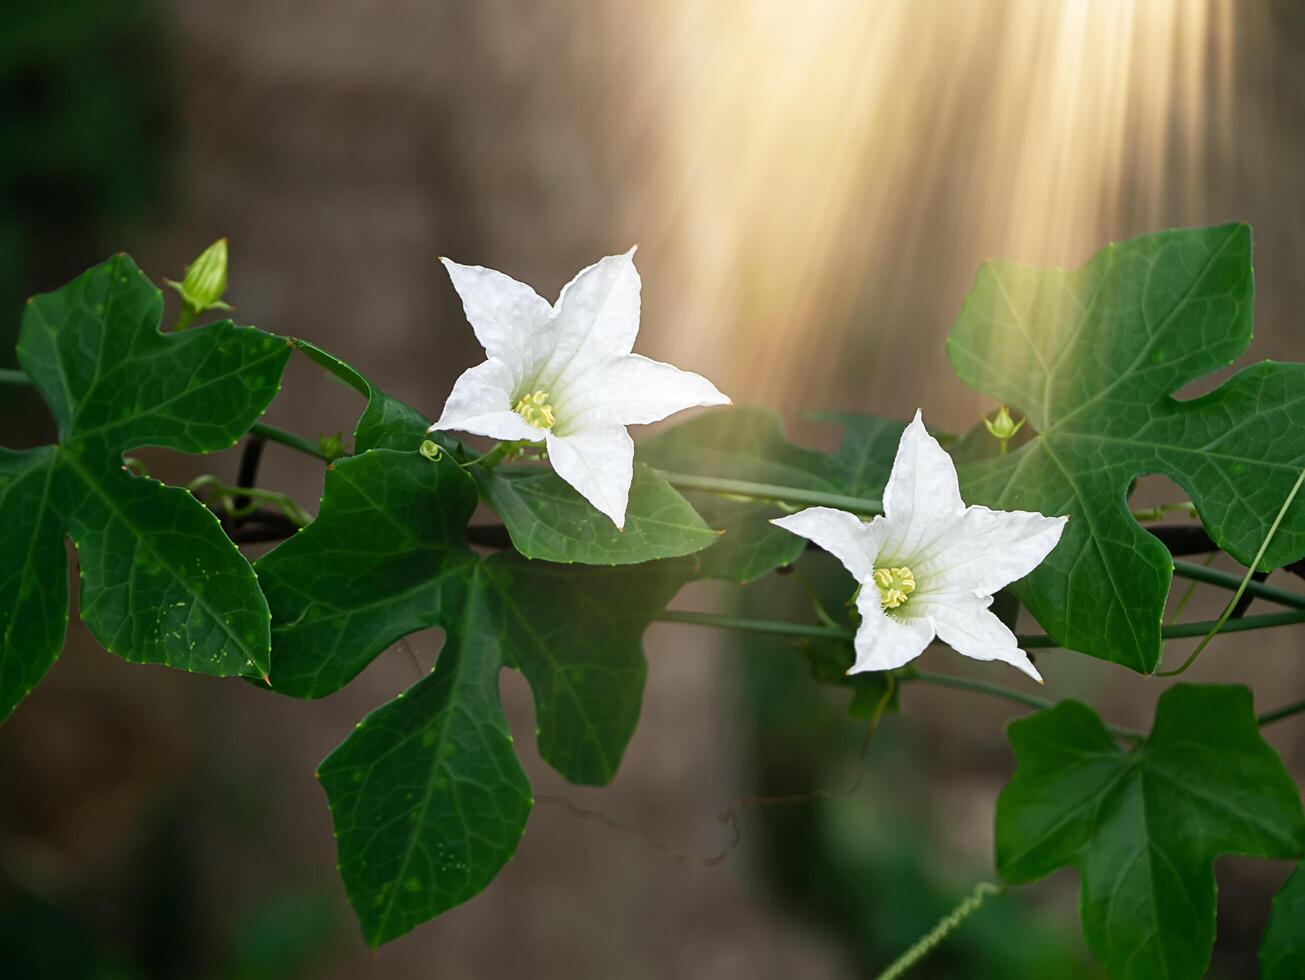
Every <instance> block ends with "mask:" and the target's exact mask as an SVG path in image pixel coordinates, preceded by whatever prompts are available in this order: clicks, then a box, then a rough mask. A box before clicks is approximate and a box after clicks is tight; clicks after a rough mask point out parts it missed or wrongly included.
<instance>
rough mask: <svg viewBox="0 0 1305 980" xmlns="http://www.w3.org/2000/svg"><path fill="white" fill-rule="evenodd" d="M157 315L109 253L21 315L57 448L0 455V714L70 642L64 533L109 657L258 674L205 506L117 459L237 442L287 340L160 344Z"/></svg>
mask: <svg viewBox="0 0 1305 980" xmlns="http://www.w3.org/2000/svg"><path fill="white" fill-rule="evenodd" d="M162 308H163V301H162V297H161V295H160V294H159V291H158V290H157V289H156V288H155V287H154V286H153V284H151V283H150V281H149V280H148V279H146V278H145V276H144V275H143V274H142V273H141V271H140V270H139V269H138V268H137V267H136V265H135V264H134V263H133V262H132V261H131V259H129V258H127V257H126V256H125V255H118V256H115V257H114V258H112V259H110V260H109V261H108V262H105V263H103V264H102V265H99V266H96V267H95V268H93V269H91V270H89V271H88V272H86V273H84V274H83V275H81V276H79V277H78V278H77V279H74V280H73V281H72V282H71V283H69V284H68V285H67V286H64V287H63V288H62V289H59V290H57V291H55V292H53V293H47V294H44V295H41V296H36V297H34V298H33V299H32V300H31V301H30V302H29V303H28V305H27V309H26V311H25V312H24V315H23V323H22V329H21V333H20V336H19V346H18V356H19V361H20V363H21V364H22V366H23V368H24V370H26V372H27V373H28V375H29V376H30V377H31V378H32V380H33V382H34V383H35V384H36V386H37V388H38V389H39V390H40V392H41V394H42V396H43V397H44V398H45V400H46V402H47V403H48V404H49V406H50V409H51V411H52V412H53V413H54V416H55V419H56V421H57V423H58V428H59V436H60V441H59V444H58V445H57V446H51V447H46V448H43V449H40V450H35V451H32V452H28V453H11V452H8V451H5V452H4V453H3V455H2V456H0V527H2V528H3V530H2V531H0V535H3V541H2V542H0V544H2V545H3V547H0V637H3V645H2V646H0V718H2V717H4V716H6V715H7V714H8V713H9V712H10V711H11V710H12V709H13V707H14V705H16V704H17V703H18V701H19V700H21V699H22V697H23V696H25V695H26V694H27V692H28V691H30V690H31V687H32V685H33V684H35V683H36V681H37V680H39V678H40V676H41V674H42V673H44V671H45V669H46V668H48V667H49V665H50V663H51V662H53V660H54V658H55V657H56V656H57V655H58V652H59V648H60V646H61V645H62V641H63V635H64V631H65V627H66V624H67V617H68V611H67V568H66V563H65V561H64V560H63V556H62V552H63V545H62V539H63V536H64V535H65V534H67V535H68V536H70V537H71V538H72V540H73V543H74V544H75V545H76V546H77V550H78V558H79V562H80V565H81V576H82V586H81V596H80V605H81V614H82V619H83V620H84V621H85V622H86V624H87V626H88V627H90V629H91V632H92V633H94V634H95V636H96V638H97V639H99V640H100V642H101V643H103V644H104V645H105V646H106V647H108V648H109V649H110V650H112V651H113V652H115V653H117V654H119V655H121V656H123V657H125V658H126V659H128V660H133V661H138V662H142V663H164V664H169V665H171V666H174V667H180V668H183V669H185V670H193V671H201V672H204V673H209V674H217V675H220V676H229V675H233V674H242V673H243V674H253V675H256V676H262V675H264V674H266V673H267V669H268V651H269V633H268V612H267V605H266V603H265V602H264V601H263V597H262V594H261V593H260V592H259V589H258V583H257V580H256V579H255V577H254V573H253V570H252V569H251V568H250V567H249V564H248V562H246V561H245V559H244V558H243V557H242V556H241V554H240V553H239V551H237V550H236V548H235V546H234V545H233V544H232V543H231V541H230V540H229V539H228V538H227V537H226V535H225V534H223V533H222V529H221V527H220V526H219V524H218V521H217V518H216V517H214V515H213V514H212V512H211V511H209V510H208V509H206V508H205V507H204V506H203V505H202V504H201V503H200V502H199V501H198V500H196V499H195V498H194V497H192V496H190V494H188V493H186V492H185V491H183V490H179V489H176V488H172V487H165V486H163V485H162V484H160V483H157V482H156V481H153V480H148V479H141V478H138V477H135V476H132V475H131V474H129V473H128V472H126V471H125V470H124V468H123V466H122V459H121V456H122V453H123V452H125V451H127V450H130V449H134V448H137V447H140V446H163V447H166V448H170V449H176V450H180V451H182V452H191V453H201V452H213V451H215V450H219V449H225V448H226V447H228V446H230V445H231V444H233V443H234V442H235V441H236V440H237V439H238V438H239V437H240V436H241V435H242V434H243V433H244V432H246V431H247V430H248V429H249V427H250V425H252V424H253V422H254V421H255V420H256V419H257V418H258V416H259V414H260V413H261V412H262V411H263V410H264V409H265V408H266V407H267V404H268V402H270V401H271V399H272V397H273V396H274V395H275V394H276V391H277V389H278V387H279V385H280V379H281V372H282V370H283V369H284V367H285V363H286V360H287V358H288V357H289V354H290V348H289V347H288V346H287V344H286V342H285V341H284V340H282V339H281V338H278V337H274V336H272V335H271V334H266V333H263V332H261V331H259V330H255V329H253V328H251V327H237V326H236V325H234V324H233V323H231V322H230V321H223V322H221V323H215V324H211V325H209V326H205V327H200V328H198V329H195V330H189V331H185V332H183V333H168V334H165V333H162V332H160V331H159V329H158V323H159V317H160V315H161V313H162Z"/></svg>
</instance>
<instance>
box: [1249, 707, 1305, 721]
mask: <svg viewBox="0 0 1305 980" xmlns="http://www.w3.org/2000/svg"><path fill="white" fill-rule="evenodd" d="M1302 713H1305V701H1294V702H1292V703H1291V704H1284V705H1283V706H1282V707H1281V708H1274V709H1273V710H1272V711H1266V712H1264V713H1263V714H1262V715H1260V716H1259V717H1258V718H1256V719H1255V720H1256V721H1257V722H1259V723H1260V724H1261V725H1272V724H1273V723H1274V722H1275V721H1282V720H1283V719H1284V718H1291V717H1292V716H1294V715H1299V714H1302Z"/></svg>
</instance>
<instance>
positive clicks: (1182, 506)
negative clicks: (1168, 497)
mask: <svg viewBox="0 0 1305 980" xmlns="http://www.w3.org/2000/svg"><path fill="white" fill-rule="evenodd" d="M1168 514H1186V515H1187V516H1188V517H1196V516H1198V515H1197V513H1196V504H1194V503H1192V502H1191V501H1190V500H1183V501H1180V502H1179V503H1176V504H1160V505H1158V506H1156V507H1141V508H1139V509H1138V510H1135V511H1133V517H1134V519H1135V520H1139V521H1162V520H1164V518H1165V516H1166V515H1168Z"/></svg>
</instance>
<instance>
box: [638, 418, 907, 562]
mask: <svg viewBox="0 0 1305 980" xmlns="http://www.w3.org/2000/svg"><path fill="white" fill-rule="evenodd" d="M815 418H817V419H820V420H821V421H825V422H831V423H837V424H840V425H842V427H843V443H842V445H841V446H840V448H839V450H838V452H836V453H834V454H832V455H831V454H825V453H820V452H816V451H814V450H811V449H805V448H803V447H800V446H796V445H794V444H793V443H791V442H789V441H788V439H787V438H786V437H785V436H784V431H783V425H782V423H781V421H780V417H779V415H778V414H776V413H775V412H773V411H770V410H769V409H764V408H755V407H747V406H745V407H739V408H735V407H730V408H718V409H713V410H712V411H710V412H706V413H704V414H702V415H699V416H698V417H696V418H694V419H692V420H690V421H688V422H685V423H683V424H681V425H678V426H676V427H675V428H673V429H670V430H669V431H667V432H665V433H663V434H662V435H660V436H657V437H656V438H654V439H650V440H648V441H647V442H646V443H644V444H642V445H641V446H640V447H639V458H640V459H641V460H643V461H644V462H645V463H648V464H649V465H651V466H655V467H658V468H659V469H663V470H669V471H671V472H675V473H685V474H691V475H694V476H710V477H721V478H725V479H731V480H745V481H748V482H752V483H768V484H774V485H778V486H786V487H795V488H797V489H800V490H816V491H820V492H823V493H836V494H841V495H844V496H849V497H863V498H869V499H874V500H877V499H878V498H879V496H880V494H881V493H882V492H883V488H884V485H885V484H886V483H887V482H888V474H889V472H890V471H891V469H892V465H893V457H894V456H895V455H896V452H897V443H898V440H899V439H900V438H901V435H902V428H903V425H902V423H901V422H897V421H893V420H890V419H881V418H877V417H875V416H869V415H817V416H815ZM689 497H690V500H691V501H692V503H693V505H694V506H695V507H696V508H697V510H698V512H699V513H700V514H702V516H703V518H704V519H705V520H706V522H707V523H708V524H709V525H710V526H711V527H714V528H717V529H721V530H723V532H724V533H723V534H722V536H721V540H720V542H719V543H718V544H716V545H714V546H713V547H712V548H711V549H710V550H708V551H705V552H703V553H702V555H701V556H700V558H699V561H700V563H701V566H702V571H701V574H702V575H704V576H705V577H707V578H720V579H725V580H727V581H734V582H751V581H753V580H755V579H757V578H760V577H761V576H762V575H765V574H766V573H768V572H771V571H773V570H774V569H776V568H779V567H780V566H782V565H788V564H791V563H792V562H794V561H796V560H797V558H798V556H799V555H800V554H802V551H803V549H804V548H805V547H806V543H805V542H804V541H803V540H802V539H801V538H799V537H797V536H795V535H793V534H790V533H789V532H787V531H785V530H783V529H782V528H777V527H775V526H773V525H772V524H771V523H770V520H771V518H773V517H779V516H781V515H783V514H784V513H786V511H785V509H784V508H782V507H781V506H779V505H778V504H775V503H772V502H770V501H764V500H762V501H758V500H737V499H731V498H725V497H721V496H719V495H715V494H707V493H690V494H689Z"/></svg>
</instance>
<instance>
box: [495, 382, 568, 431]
mask: <svg viewBox="0 0 1305 980" xmlns="http://www.w3.org/2000/svg"><path fill="white" fill-rule="evenodd" d="M499 404H502V403H501V402H500V403H499ZM512 411H514V412H516V413H517V414H518V415H520V416H521V417H522V418H523V419H525V420H526V422H528V423H529V424H530V425H533V426H534V427H535V428H536V429H551V428H552V427H553V426H555V425H556V424H557V416H556V415H554V414H553V406H552V405H550V404H549V401H548V392H546V391H545V390H544V389H543V388H540V389H539V390H537V391H534V392H532V393H531V394H529V395H523V396H522V398H521V400H520V401H519V402H517V403H516V405H515V406H513V408H512Z"/></svg>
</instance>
